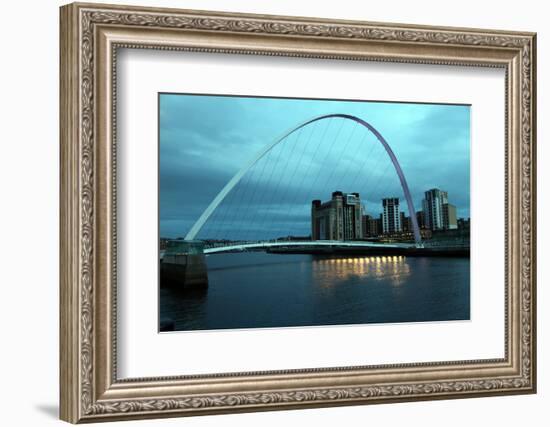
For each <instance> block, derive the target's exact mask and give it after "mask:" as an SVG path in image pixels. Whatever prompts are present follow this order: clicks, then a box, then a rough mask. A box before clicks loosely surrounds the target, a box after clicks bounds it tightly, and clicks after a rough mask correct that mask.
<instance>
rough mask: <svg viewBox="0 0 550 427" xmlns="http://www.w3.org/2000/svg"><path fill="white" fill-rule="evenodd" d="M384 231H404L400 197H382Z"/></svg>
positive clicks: (389, 232) (388, 232) (385, 232)
mask: <svg viewBox="0 0 550 427" xmlns="http://www.w3.org/2000/svg"><path fill="white" fill-rule="evenodd" d="M382 207H383V208H384V212H383V213H382V232H383V233H384V234H392V233H398V232H401V231H402V228H401V215H400V214H399V199H398V198H397V197H389V198H386V199H382Z"/></svg>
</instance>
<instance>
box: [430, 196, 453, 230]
mask: <svg viewBox="0 0 550 427" xmlns="http://www.w3.org/2000/svg"><path fill="white" fill-rule="evenodd" d="M422 211H423V213H424V224H425V226H426V228H428V229H430V230H454V229H456V228H457V223H456V207H455V206H454V205H452V204H450V203H449V199H448V194H447V192H446V191H443V190H439V189H438V188H432V189H431V190H428V191H426V192H425V193H424V200H423V201H422Z"/></svg>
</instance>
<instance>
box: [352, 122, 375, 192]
mask: <svg viewBox="0 0 550 427" xmlns="http://www.w3.org/2000/svg"><path fill="white" fill-rule="evenodd" d="M368 135H369V134H368V133H367V132H365V136H364V137H363V139H362V140H361V141H360V143H359V144H357V147H358V150H357V152H356V153H355V156H354V157H355V158H357V155H358V154H359V149H360V148H361V144H364V143H365V140H366V139H367V136H368ZM374 147H376V145H375V144H372V146H371V147H370V150H369V152H368V153H367V155H366V157H365V159H364V160H363V163H361V162H359V163H360V165H361V166H360V167H359V168H358V169H357V172H356V173H355V177H354V178H353V179H352V181H351V184H350V188H361V187H356V184H357V179H358V178H359V176H360V175H361V172H363V171H365V169H366V166H367V163H368V161H369V159H370V155H371V154H372V151H373V150H374Z"/></svg>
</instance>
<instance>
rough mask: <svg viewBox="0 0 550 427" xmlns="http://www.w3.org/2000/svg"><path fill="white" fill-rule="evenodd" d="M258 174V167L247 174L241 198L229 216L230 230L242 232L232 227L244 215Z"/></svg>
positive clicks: (255, 166) (259, 171)
mask: <svg viewBox="0 0 550 427" xmlns="http://www.w3.org/2000/svg"><path fill="white" fill-rule="evenodd" d="M260 173H261V170H260V167H259V166H258V165H254V167H252V168H251V170H250V173H248V174H247V181H246V185H245V186H244V188H243V193H242V197H241V199H240V201H239V203H238V204H237V205H236V209H234V212H233V214H232V215H231V223H230V228H231V229H237V230H242V229H240V228H238V227H233V225H234V224H235V223H238V222H242V218H243V213H246V207H247V206H248V205H247V202H248V201H249V200H250V194H251V193H252V191H253V190H254V185H255V183H256V182H257V179H258V178H259V175H260ZM239 240H242V237H239Z"/></svg>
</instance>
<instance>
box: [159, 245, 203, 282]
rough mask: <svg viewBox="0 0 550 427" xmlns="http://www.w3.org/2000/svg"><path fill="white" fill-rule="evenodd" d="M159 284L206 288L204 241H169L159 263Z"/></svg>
mask: <svg viewBox="0 0 550 427" xmlns="http://www.w3.org/2000/svg"><path fill="white" fill-rule="evenodd" d="M160 285H161V286H162V287H179V288H184V289H206V288H207V287H208V270H207V267H206V259H205V255H204V242H201V241H199V240H191V241H188V240H171V241H169V242H168V243H167V246H166V250H165V252H164V256H163V258H162V260H161V263H160Z"/></svg>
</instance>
